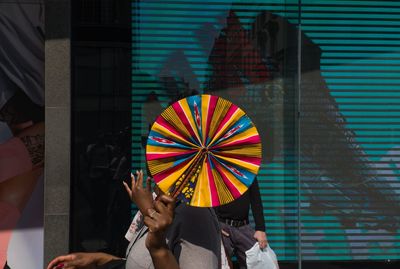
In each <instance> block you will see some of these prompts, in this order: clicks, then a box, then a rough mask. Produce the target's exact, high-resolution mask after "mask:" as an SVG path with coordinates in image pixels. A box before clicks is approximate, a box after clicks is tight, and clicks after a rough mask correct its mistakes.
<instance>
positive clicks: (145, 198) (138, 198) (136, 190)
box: [123, 170, 153, 215]
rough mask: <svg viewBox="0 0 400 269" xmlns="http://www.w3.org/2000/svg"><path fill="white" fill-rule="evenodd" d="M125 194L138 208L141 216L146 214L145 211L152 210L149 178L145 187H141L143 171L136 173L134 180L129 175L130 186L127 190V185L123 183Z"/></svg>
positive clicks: (132, 176)
mask: <svg viewBox="0 0 400 269" xmlns="http://www.w3.org/2000/svg"><path fill="white" fill-rule="evenodd" d="M123 184H124V186H125V189H126V192H127V193H128V195H129V197H130V198H131V200H132V202H134V203H135V204H136V205H137V207H138V208H139V210H140V212H141V213H142V214H143V215H146V214H147V210H149V209H150V208H153V195H152V191H151V178H150V177H148V178H147V179H146V186H145V187H143V171H142V170H140V171H136V178H135V176H134V175H133V174H131V186H132V188H129V186H128V184H126V183H125V182H124V181H123Z"/></svg>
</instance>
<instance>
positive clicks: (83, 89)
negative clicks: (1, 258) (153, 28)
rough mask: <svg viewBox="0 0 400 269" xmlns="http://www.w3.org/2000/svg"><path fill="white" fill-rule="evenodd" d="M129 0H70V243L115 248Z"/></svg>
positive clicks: (125, 208)
mask: <svg viewBox="0 0 400 269" xmlns="http://www.w3.org/2000/svg"><path fill="white" fill-rule="evenodd" d="M129 9H130V1H129V0H118V1H116V0H115V1H110V0H101V1H100V0H99V1H97V0H96V1H93V0H90V1H89V0H79V1H78V0H76V1H72V21H71V23H72V41H71V44H72V59H71V60H72V82H71V83H72V100H71V101H72V156H71V159H72V169H71V170H72V180H71V182H72V185H71V192H72V195H71V198H72V199H71V232H70V234H71V238H70V239H71V240H70V250H71V251H105V252H108V253H111V254H115V255H120V256H121V255H123V254H124V252H125V249H126V246H127V241H126V239H125V238H124V235H125V233H126V230H127V229H128V227H129V224H130V220H131V215H132V214H131V212H132V208H131V203H130V200H129V198H128V196H127V195H126V193H125V190H124V189H123V185H122V180H124V179H126V178H128V177H129V171H130V163H131V151H130V145H131V128H130V121H131V114H132V113H131V105H130V100H131V78H130V76H131V75H130V72H131V71H130V70H131V67H130V59H131V52H130V47H131V42H130V28H131V26H130V21H131V19H130V12H129Z"/></svg>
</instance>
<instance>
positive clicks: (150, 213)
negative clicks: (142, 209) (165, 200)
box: [147, 208, 159, 219]
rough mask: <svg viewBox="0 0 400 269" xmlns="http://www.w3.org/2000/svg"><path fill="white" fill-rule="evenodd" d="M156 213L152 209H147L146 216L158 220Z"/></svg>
mask: <svg viewBox="0 0 400 269" xmlns="http://www.w3.org/2000/svg"><path fill="white" fill-rule="evenodd" d="M158 215H159V214H158V212H157V211H156V210H154V209H153V208H149V209H147V216H149V217H150V218H152V219H157V218H158Z"/></svg>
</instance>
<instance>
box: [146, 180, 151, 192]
mask: <svg viewBox="0 0 400 269" xmlns="http://www.w3.org/2000/svg"><path fill="white" fill-rule="evenodd" d="M146 189H147V190H148V191H151V177H147V179H146Z"/></svg>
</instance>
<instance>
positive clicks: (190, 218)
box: [175, 203, 215, 224]
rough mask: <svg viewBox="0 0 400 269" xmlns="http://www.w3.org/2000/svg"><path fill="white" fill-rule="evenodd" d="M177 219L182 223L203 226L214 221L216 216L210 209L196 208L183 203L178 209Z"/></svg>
mask: <svg viewBox="0 0 400 269" xmlns="http://www.w3.org/2000/svg"><path fill="white" fill-rule="evenodd" d="M175 217H176V219H177V220H178V221H181V222H191V223H193V224H201V223H204V222H207V221H213V220H214V218H215V214H214V213H213V211H212V209H210V208H205V207H194V206H189V205H186V204H183V203H181V204H179V205H178V206H177V207H176V210H175Z"/></svg>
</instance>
